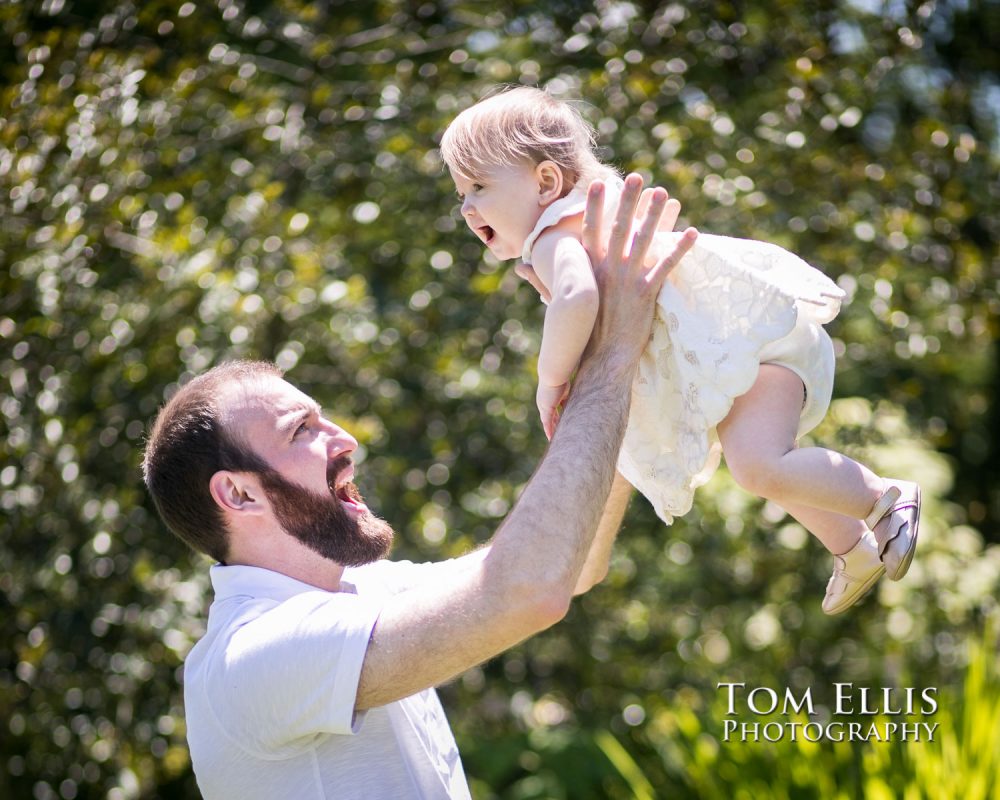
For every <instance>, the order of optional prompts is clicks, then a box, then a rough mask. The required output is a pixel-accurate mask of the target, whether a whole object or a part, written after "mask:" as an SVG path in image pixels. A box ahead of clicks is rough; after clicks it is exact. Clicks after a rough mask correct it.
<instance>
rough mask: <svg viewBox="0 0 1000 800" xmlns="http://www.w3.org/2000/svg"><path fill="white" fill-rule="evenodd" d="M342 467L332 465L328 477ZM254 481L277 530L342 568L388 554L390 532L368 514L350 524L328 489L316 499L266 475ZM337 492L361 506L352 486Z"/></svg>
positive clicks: (280, 478)
mask: <svg viewBox="0 0 1000 800" xmlns="http://www.w3.org/2000/svg"><path fill="white" fill-rule="evenodd" d="M347 463H349V461H348V460H347V459H346V458H344V459H337V460H336V461H335V462H334V463H333V464H332V465H331V469H330V475H331V476H335V475H337V474H338V472H339V471H340V470H342V469H343V467H345V466H346V465H347ZM338 467H339V469H338ZM260 479H261V483H262V484H263V486H264V490H265V491H266V492H267V497H268V500H269V501H270V502H271V505H272V507H273V508H274V514H275V517H276V518H277V520H278V522H279V523H280V525H281V527H282V528H284V529H285V531H286V532H287V533H288V534H289V535H290V536H293V537H294V538H296V539H298V540H299V541H300V542H302V544H304V545H305V546H306V547H308V548H309V549H310V550H312V551H313V552H315V553H319V555H321V556H323V557H324V558H328V559H330V560H331V561H335V562H336V563H338V564H340V565H341V566H344V567H360V566H362V565H363V564H371V563H372V562H373V561H378V560H379V559H380V558H385V557H386V556H387V555H388V554H389V550H390V549H391V547H392V537H393V530H392V526H391V525H389V523H388V522H386V521H385V520H382V519H379V518H378V517H376V516H375V515H374V514H372V513H371V512H370V511H367V512H364V513H363V514H362V515H361V516H359V517H358V518H357V519H354V518H352V517H351V515H350V514H348V513H347V511H346V510H344V507H343V506H342V505H341V502H340V500H338V499H337V497H336V495H335V494H334V492H333V489H332V488H331V489H330V490H329V491H328V492H327V493H326V494H317V493H316V492H313V491H311V490H310V489H307V488H305V487H304V486H300V485H299V484H297V483H293V482H292V481H289V480H287V479H285V478H284V477H283V476H282V475H281V474H279V473H278V472H276V471H275V470H271V469H268V470H262V471H261V472H260ZM343 491H346V493H347V494H348V496H349V497H350V498H351V499H353V500H358V501H359V502H363V501H362V500H361V494H360V492H358V488H357V487H356V486H355V485H354V484H353V483H349V484H347V485H346V486H345V487H343Z"/></svg>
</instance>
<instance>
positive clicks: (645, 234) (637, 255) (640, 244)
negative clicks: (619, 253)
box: [628, 188, 667, 265]
mask: <svg viewBox="0 0 1000 800" xmlns="http://www.w3.org/2000/svg"><path fill="white" fill-rule="evenodd" d="M666 204H667V193H666V191H664V190H663V189H660V188H656V189H653V190H652V191H651V192H650V193H649V200H648V206H649V208H648V212H647V214H646V216H645V217H644V218H643V219H642V222H641V224H640V225H639V230H638V232H637V233H636V235H635V236H634V237H633V239H632V247H631V249H630V251H629V254H628V260H629V263H630V264H631V265H637V264H641V263H643V261H644V260H645V258H646V252H647V251H648V250H649V245H650V244H651V243H652V241H653V237H654V236H655V235H656V232H657V230H658V228H659V222H660V217H661V215H662V214H663V209H664V207H665V206H666Z"/></svg>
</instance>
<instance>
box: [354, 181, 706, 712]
mask: <svg viewBox="0 0 1000 800" xmlns="http://www.w3.org/2000/svg"><path fill="white" fill-rule="evenodd" d="M641 188H642V181H641V179H639V178H638V176H629V178H627V179H626V181H625V189H624V192H623V193H622V197H621V201H620V203H619V209H618V213H617V215H616V218H615V222H614V225H613V227H612V230H611V234H610V237H609V241H608V248H607V254H603V253H601V252H600V246H599V242H600V241H601V240H602V236H601V231H600V229H599V222H597V220H599V219H600V212H601V204H602V202H603V195H602V192H601V190H599V189H594V190H592V191H591V193H590V196H589V197H588V210H587V213H586V214H585V219H584V244H585V245H586V246H587V247H588V251H589V252H590V253H591V255H592V260H593V263H594V274H595V276H596V278H597V281H598V285H599V287H600V293H601V305H600V310H599V313H598V318H597V322H596V324H595V326H594V334H593V336H592V338H591V341H590V344H589V345H588V347H587V352H586V353H585V355H584V360H583V362H582V363H581V365H580V369H579V371H578V374H577V379H576V383H575V386H574V389H573V393H572V395H571V397H570V398H569V401H568V402H567V405H566V409H565V411H564V413H563V416H562V420H561V421H560V424H559V427H558V428H557V429H556V433H555V436H554V437H553V439H552V442H551V444H550V446H549V449H548V451H547V453H546V455H545V457H544V459H543V460H542V463H541V464H540V466H539V468H538V469H537V471H536V472H535V474H534V475H533V476H532V478H531V480H530V481H529V482H528V485H527V486H526V487H525V490H524V492H523V493H522V495H521V497H520V499H519V500H518V502H517V504H516V505H515V507H514V509H513V510H512V511H511V513H510V514H509V515H508V517H507V519H506V520H505V521H504V522H503V524H502V525H501V526H500V529H499V530H498V531H497V533H496V535H495V536H494V537H493V540H492V542H491V546H490V548H489V552H488V554H487V555H486V556H485V557H484V558H482V559H480V560H479V561H478V563H475V564H474V565H473V566H472V567H470V569H468V570H461V571H456V572H455V573H453V574H451V575H449V580H448V581H447V582H442V583H440V584H436V585H429V586H420V587H418V588H414V589H411V590H409V591H406V592H403V593H401V594H399V595H395V596H394V597H392V598H390V599H388V600H387V601H386V604H385V606H384V607H383V609H382V612H381V615H380V617H379V620H378V622H377V623H376V625H375V629H374V631H373V633H372V637H371V641H370V643H369V646H368V651H367V653H366V656H365V661H364V666H363V667H362V671H361V680H360V684H359V686H358V695H357V700H356V706H357V708H359V709H365V708H370V707H373V706H379V705H384V704H385V703H389V702H392V701H394V700H398V699H400V698H403V697H407V696H409V695H411V694H414V693H415V692H418V691H421V690H423V689H426V688H428V687H431V686H436V685H438V684H440V683H443V682H445V681H447V680H449V679H451V678H453V677H454V676H456V675H458V674H460V673H461V672H464V671H465V670H467V669H469V668H470V667H472V666H474V665H476V664H479V663H481V662H483V661H485V660H486V659H488V658H491V657H493V656H495V655H497V654H498V653H500V652H503V651H504V650H506V649H508V648H509V647H511V646H512V645H514V644H516V643H517V642H519V641H521V640H523V639H525V638H527V637H528V636H530V635H532V634H534V633H537V632H538V631H540V630H543V629H545V628H547V627H549V626H550V625H552V624H554V623H555V622H557V621H558V620H560V619H561V618H562V617H563V616H564V615H565V613H566V611H567V609H568V607H569V603H570V600H571V598H572V596H573V593H574V590H575V589H576V588H577V586H578V583H579V581H580V579H581V573H582V572H583V568H584V565H585V563H586V562H587V558H588V555H589V553H590V552H591V546H592V545H593V543H594V536H595V532H596V531H597V529H598V526H599V523H600V521H601V518H602V515H603V514H604V511H605V507H606V503H607V500H608V495H609V491H610V489H611V485H612V479H613V477H614V475H615V463H616V461H617V457H618V450H619V448H620V446H621V441H622V437H623V435H624V431H625V425H626V422H627V420H628V409H629V402H630V399H631V387H632V380H633V377H634V375H635V371H636V367H637V364H638V359H639V355H640V354H641V352H642V350H643V349H644V347H645V346H646V343H647V341H648V338H649V330H650V326H651V324H652V317H653V308H654V305H655V300H656V295H657V293H658V292H659V289H660V287H661V286H662V284H663V281H664V279H665V278H666V274H667V272H669V270H670V269H671V268H672V267H673V265H674V264H676V263H677V261H679V260H680V258H681V256H683V254H684V253H685V252H687V250H688V249H689V248H690V246H691V244H692V243H693V241H694V237H693V234H689V235H686V236H685V237H682V238H681V239H680V240H679V243H678V245H677V249H676V250H675V251H674V252H673V253H672V254H670V255H668V256H667V257H665V258H664V259H663V260H662V261H661V262H659V263H658V264H657V265H655V266H654V267H652V268H650V269H647V268H645V267H644V266H643V257H644V255H645V253H646V251H647V249H648V247H649V244H650V242H651V241H652V238H653V236H654V234H655V232H656V228H657V224H658V222H659V219H660V216H661V214H662V212H663V209H664V206H665V205H666V199H667V198H666V193H665V192H663V191H662V190H656V191H655V192H653V193H652V194H651V195H647V196H648V197H649V200H650V202H649V212H648V213H647V214H646V215H645V218H644V219H643V220H642V222H641V224H640V227H639V230H638V232H637V233H636V235H635V237H634V239H633V241H632V242H631V243H629V242H628V239H629V238H630V235H631V230H632V221H633V217H634V215H635V212H636V205H637V203H638V200H639V195H640V191H641ZM629 244H631V248H630V249H629V248H628V245H629Z"/></svg>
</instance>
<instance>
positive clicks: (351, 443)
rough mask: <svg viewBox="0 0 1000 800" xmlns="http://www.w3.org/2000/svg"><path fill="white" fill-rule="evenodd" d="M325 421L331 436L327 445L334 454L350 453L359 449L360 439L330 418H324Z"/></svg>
mask: <svg viewBox="0 0 1000 800" xmlns="http://www.w3.org/2000/svg"><path fill="white" fill-rule="evenodd" d="M324 422H325V424H326V425H325V426H326V429H327V435H328V437H329V438H328V440H327V447H328V448H329V451H330V453H331V454H332V455H334V456H341V455H348V454H350V453H353V452H354V451H355V450H357V449H358V440H357V439H355V438H354V437H353V436H351V434H349V433H348V432H347V431H345V430H344V429H343V428H341V427H340V426H339V425H335V424H334V423H332V422H330V421H329V420H324Z"/></svg>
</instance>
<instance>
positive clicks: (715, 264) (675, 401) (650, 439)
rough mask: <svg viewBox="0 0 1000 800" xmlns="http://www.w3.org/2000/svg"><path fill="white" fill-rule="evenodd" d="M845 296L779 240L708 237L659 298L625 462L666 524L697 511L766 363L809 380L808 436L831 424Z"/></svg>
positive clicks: (559, 209) (579, 202)
mask: <svg viewBox="0 0 1000 800" xmlns="http://www.w3.org/2000/svg"><path fill="white" fill-rule="evenodd" d="M620 191H621V182H620V181H619V182H611V181H609V182H608V184H607V189H606V192H605V206H606V208H607V209H608V210H609V214H610V211H611V210H612V209H614V207H615V206H616V205H617V203H616V202H615V200H616V197H617V195H618V194H619V193H620ZM586 200H587V198H586V191H585V190H583V189H574V190H573V192H571V193H570V194H569V195H567V196H566V197H564V198H562V199H561V200H558V201H556V202H555V203H553V204H552V205H551V206H549V207H548V208H547V209H546V210H545V211H544V212H543V214H542V216H541V218H540V219H539V221H538V224H537V225H536V226H535V229H534V230H533V231H532V233H531V235H530V236H529V237H528V239H527V240H526V241H525V244H524V253H523V258H524V261H525V262H526V263H529V264H530V263H531V250H532V248H533V246H534V243H535V240H536V239H537V238H538V236H539V235H540V234H541V233H542V231H544V230H545V229H546V228H548V227H550V226H552V225H553V224H555V223H556V222H557V221H558V220H560V219H562V218H563V217H568V216H573V215H575V214H579V213H582V212H583V210H584V207H585V206H586ZM661 235H662V236H670V237H676V236H679V235H680V234H661ZM665 244H667V243H665ZM843 297H844V292H843V291H842V290H841V289H840V288H839V287H838V286H837V285H836V284H835V283H833V281H831V280H830V279H829V278H828V277H826V276H825V275H824V274H823V273H821V272H820V271H819V270H817V269H815V268H814V267H812V266H810V265H809V264H807V263H806V262H805V261H803V260H802V259H801V258H799V257H798V256H796V255H794V254H793V253H789V252H788V251H787V250H784V249H783V248H781V247H778V246H777V245H773V244H769V243H767V242H758V241H754V240H750V239H732V238H729V237H726V236H713V235H711V234H704V233H702V234H700V235H699V237H698V241H697V242H696V243H695V245H694V248H693V249H692V250H691V252H690V253H688V254H687V255H686V256H685V257H684V258H683V260H682V261H681V262H680V264H679V265H678V266H677V267H676V268H675V269H674V270H673V272H671V274H670V276H669V277H668V279H667V282H666V284H665V285H664V287H663V289H662V291H661V292H660V296H659V298H658V300H657V305H658V307H657V313H656V318H655V320H654V323H653V331H652V335H651V337H650V341H649V345H648V346H647V348H646V350H645V352H644V353H643V355H642V358H641V360H640V362H639V371H638V375H637V376H636V379H635V383H634V384H633V386H632V408H631V411H630V413H629V422H628V428H627V430H626V432H625V440H624V442H623V444H622V449H621V453H620V455H619V457H618V470H619V471H620V472H621V474H622V475H623V476H624V477H625V478H626V479H627V480H628V481H629V482H630V483H631V484H632V485H633V486H635V487H636V488H637V489H638V490H639V491H640V492H642V493H643V494H644V495H645V496H646V498H647V499H648V500H649V501H650V502H651V503H652V504H653V507H654V508H655V509H656V513H657V514H658V515H659V517H660V518H661V519H662V520H663V521H664V522H666V523H667V524H670V523H671V522H673V519H674V517H676V516H682V515H684V514H686V513H687V512H688V511H689V510H690V509H691V503H692V499H693V496H694V490H695V489H696V488H697V487H699V486H701V485H702V484H704V483H705V482H706V481H707V480H708V479H709V478H710V477H711V476H712V474H713V473H714V472H715V470H716V469H717V468H718V466H719V461H720V458H721V455H722V449H721V447H720V445H719V440H718V436H717V434H716V430H715V428H716V425H718V424H719V422H721V421H722V420H723V419H724V418H725V417H726V415H727V414H728V413H729V409H730V408H731V407H732V405H733V400H734V399H735V398H737V397H739V396H740V395H741V394H744V393H745V392H747V391H749V389H750V388H751V387H752V386H753V383H754V381H755V380H756V378H757V372H758V368H759V366H760V364H761V363H771V364H780V365H781V366H784V367H787V368H788V369H791V370H792V371H793V372H795V373H796V374H797V375H799V377H800V378H802V381H803V383H804V384H805V388H806V397H805V402H804V403H803V406H802V413H801V416H800V420H799V430H798V434H799V436H801V435H803V434H805V433H806V432H808V431H810V430H812V429H813V428H814V427H815V426H816V425H817V424H819V422H820V420H822V419H823V416H824V415H825V414H826V412H827V409H828V407H829V405H830V397H831V394H832V392H833V374H834V354H833V344H832V342H831V341H830V337H829V335H828V334H827V333H826V331H825V330H824V329H823V327H822V326H823V325H824V324H825V323H827V322H829V321H830V320H832V319H833V318H834V317H835V316H837V314H838V313H839V311H840V304H841V300H842V299H843Z"/></svg>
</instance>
